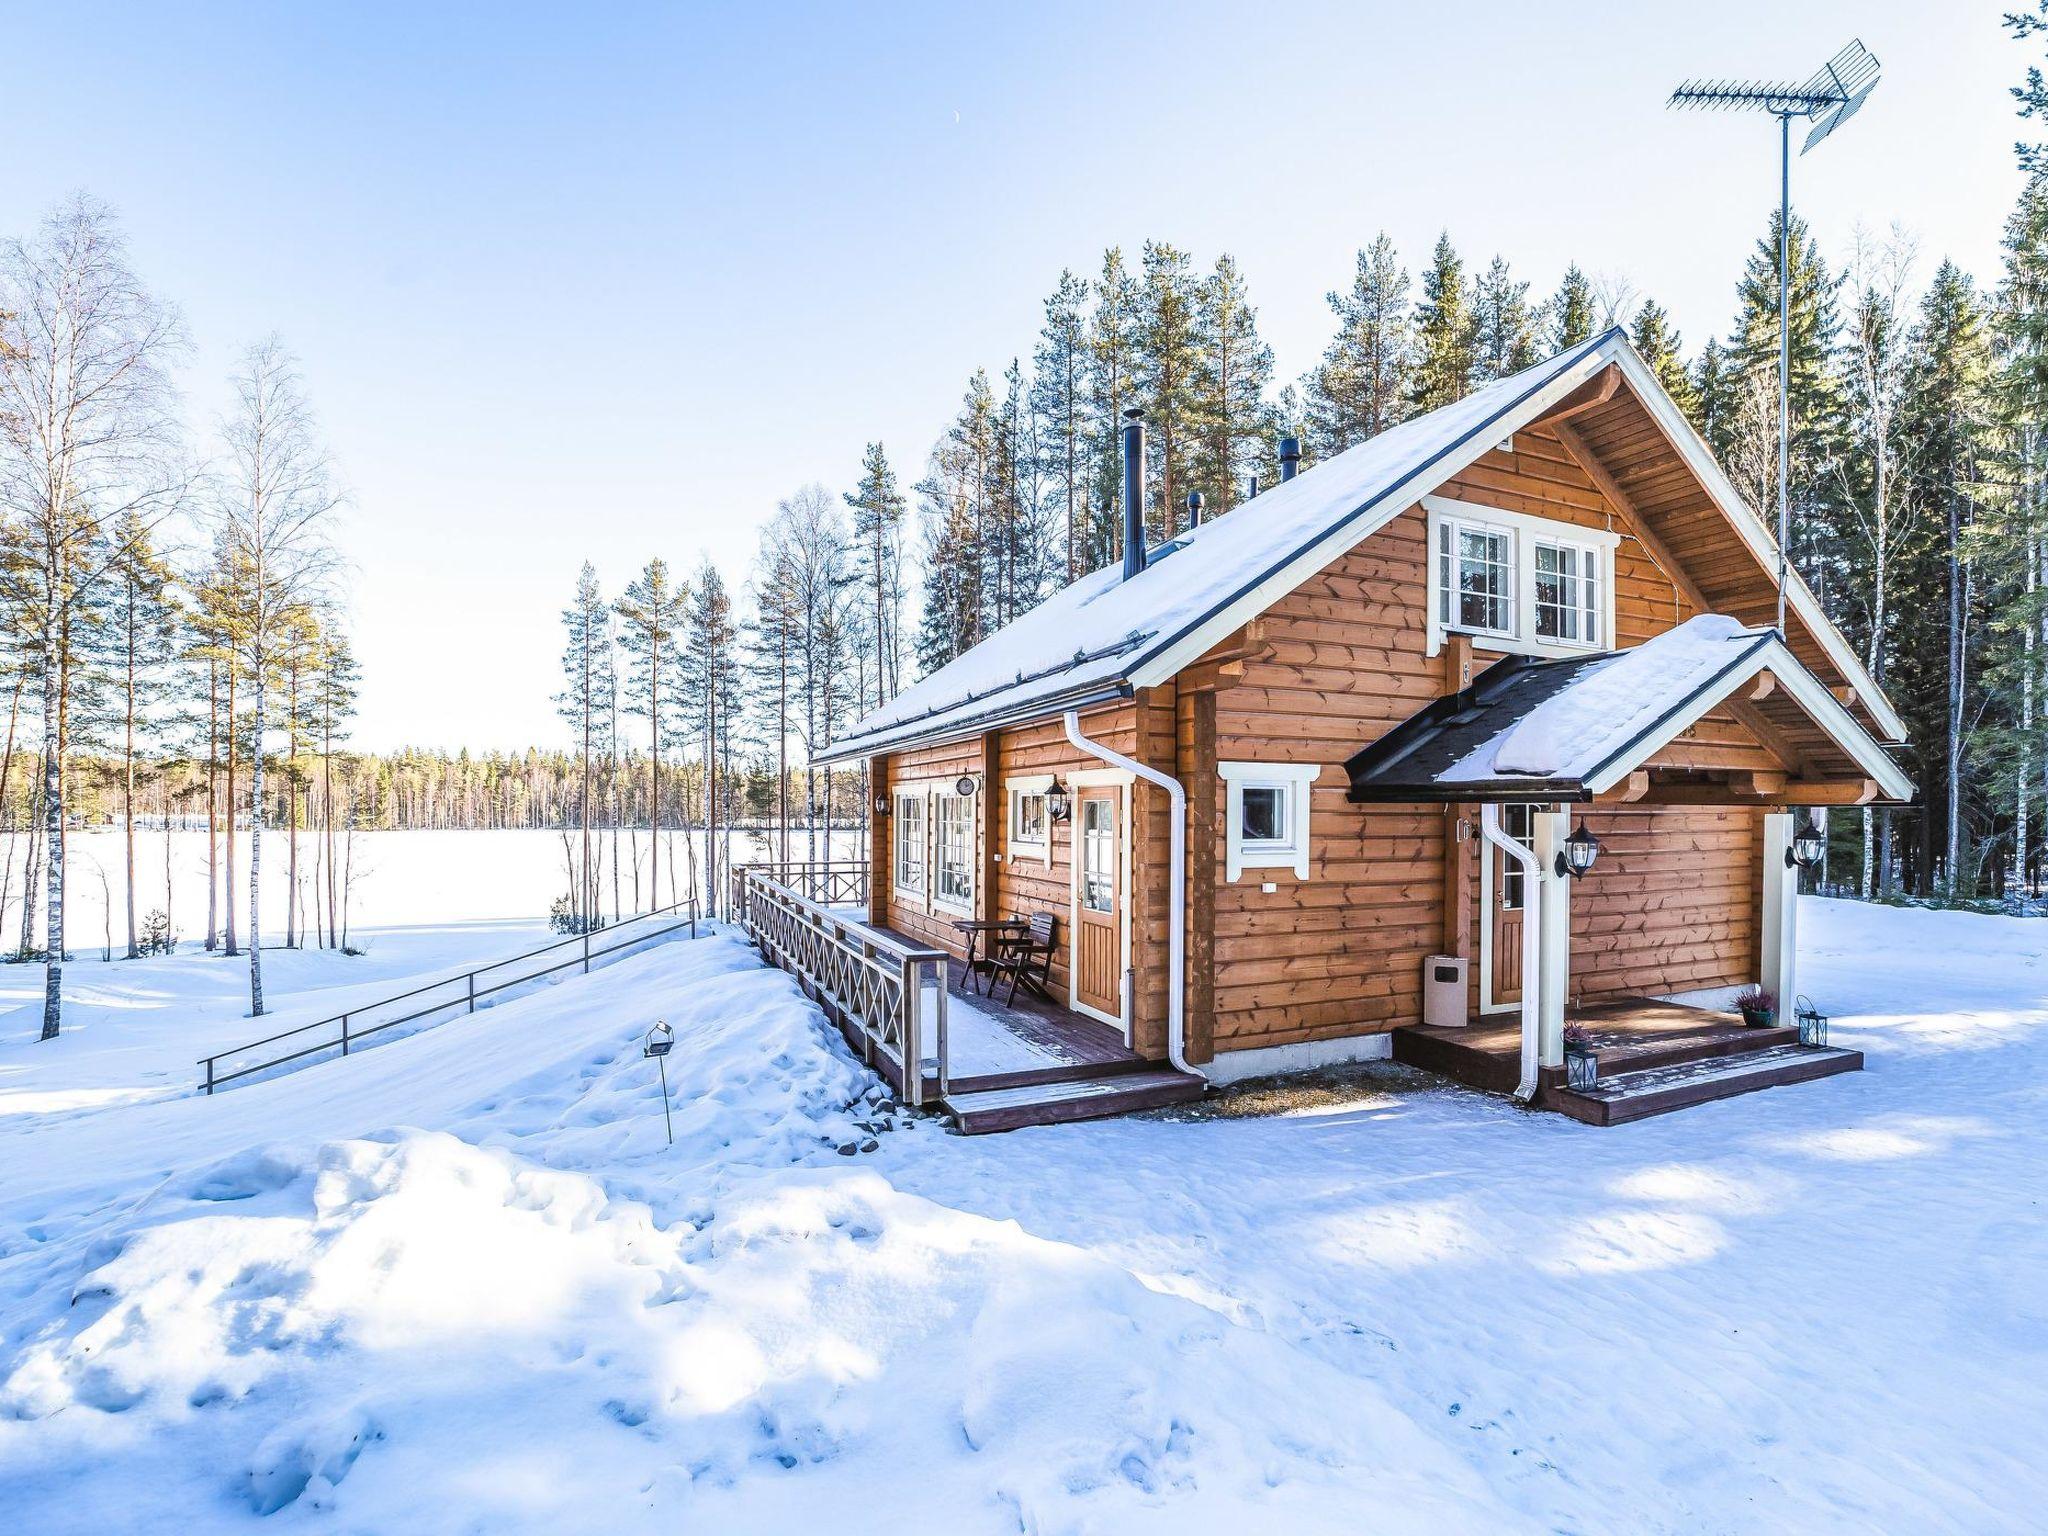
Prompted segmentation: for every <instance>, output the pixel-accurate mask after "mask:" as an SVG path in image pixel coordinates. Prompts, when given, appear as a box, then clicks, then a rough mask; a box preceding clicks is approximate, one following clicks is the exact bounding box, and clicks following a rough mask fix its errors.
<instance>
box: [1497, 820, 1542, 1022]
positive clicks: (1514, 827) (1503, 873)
mask: <svg viewBox="0 0 2048 1536" xmlns="http://www.w3.org/2000/svg"><path fill="white" fill-rule="evenodd" d="M1535 810H1536V808H1535V807H1534V806H1533V805H1504V806H1502V807H1501V808H1500V829H1501V831H1503V832H1505V833H1507V835H1508V836H1509V837H1512V838H1513V839H1514V840H1515V841H1516V842H1518V843H1520V844H1521V845H1522V846H1523V847H1525V848H1529V847H1534V846H1535V841H1534V840H1535V835H1536V830H1535V829H1536V824H1535V820H1534V813H1535ZM1486 856H1487V857H1488V858H1489V859H1491V860H1493V878H1492V880H1491V881H1490V882H1488V884H1489V887H1490V889H1491V892H1492V896H1493V911H1492V913H1491V914H1490V915H1489V919H1488V920H1489V921H1490V922H1491V923H1492V924H1493V977H1492V982H1493V986H1492V992H1491V999H1492V1002H1493V1005H1494V1006H1495V1007H1496V1008H1500V1007H1505V1006H1507V1005H1508V1004H1510V1003H1519V1002H1520V1001H1521V1000H1522V913H1523V909H1524V908H1525V907H1526V906H1527V905H1528V902H1527V900H1526V898H1525V896H1524V894H1523V885H1524V883H1525V882H1526V881H1527V880H1528V878H1529V877H1528V875H1527V873H1526V872H1525V871H1524V870H1523V869H1522V866H1521V865H1520V864H1518V863H1516V862H1515V861H1514V860H1513V859H1511V858H1509V857H1508V856H1507V855H1506V854H1505V853H1503V852H1502V851H1501V850H1500V849H1498V848H1496V847H1494V846H1493V845H1492V844H1491V843H1488V844H1487V845H1486Z"/></svg>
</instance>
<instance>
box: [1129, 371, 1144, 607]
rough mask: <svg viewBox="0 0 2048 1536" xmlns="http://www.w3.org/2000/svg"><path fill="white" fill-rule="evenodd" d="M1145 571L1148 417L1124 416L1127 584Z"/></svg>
mask: <svg viewBox="0 0 2048 1536" xmlns="http://www.w3.org/2000/svg"><path fill="white" fill-rule="evenodd" d="M1143 569H1145V413H1144V411H1142V410H1140V409H1139V408H1138V407H1137V406H1132V407H1131V409H1129V410H1128V411H1125V412H1124V580H1125V581H1129V580H1130V579H1131V578H1132V577H1133V576H1135V575H1137V574H1138V572H1140V571H1142V570H1143Z"/></svg>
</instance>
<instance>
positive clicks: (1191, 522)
mask: <svg viewBox="0 0 2048 1536" xmlns="http://www.w3.org/2000/svg"><path fill="white" fill-rule="evenodd" d="M1188 526H1189V527H1190V528H1199V527H1201V526H1202V493H1201V492H1200V491H1189V492H1188Z"/></svg>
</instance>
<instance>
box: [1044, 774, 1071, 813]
mask: <svg viewBox="0 0 2048 1536" xmlns="http://www.w3.org/2000/svg"><path fill="white" fill-rule="evenodd" d="M1073 808H1074V805H1073V801H1072V800H1071V799H1070V798H1069V797H1068V795H1067V790H1066V786H1065V785H1063V784H1061V783H1060V781H1059V780H1058V779H1054V780H1053V781H1052V782H1051V783H1050V784H1048V785H1046V786H1045V814H1046V815H1048V816H1050V817H1051V818H1052V819H1053V820H1054V821H1065V820H1066V819H1067V817H1068V815H1069V814H1070V813H1071V812H1072V810H1073Z"/></svg>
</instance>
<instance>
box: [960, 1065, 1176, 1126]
mask: <svg viewBox="0 0 2048 1536" xmlns="http://www.w3.org/2000/svg"><path fill="white" fill-rule="evenodd" d="M1020 1075H1022V1074H1020ZM1205 1087H1206V1084H1204V1083H1203V1081H1202V1079H1201V1078H1199V1077H1193V1076H1190V1075H1189V1074H1188V1073H1185V1072H1176V1071H1173V1070H1172V1069H1171V1068H1167V1067H1154V1068H1150V1069H1148V1070H1144V1071H1131V1070H1129V1069H1128V1068H1127V1067H1125V1068H1116V1067H1113V1068H1111V1069H1109V1070H1107V1071H1104V1070H1099V1069H1089V1070H1086V1071H1081V1072H1076V1071H1072V1070H1070V1071H1069V1072H1067V1073H1066V1075H1064V1076H1063V1077H1061V1078H1060V1079H1059V1080H1057V1081H1053V1082H1033V1083H1013V1084H1011V1085H1008V1086H1004V1087H993V1088H977V1087H974V1086H972V1085H971V1084H957V1085H955V1087H954V1089H953V1092H952V1093H951V1094H949V1095H948V1096H947V1097H946V1098H945V1099H943V1100H942V1101H941V1104H942V1106H943V1108H944V1109H945V1111H946V1113H947V1114H949V1115H951V1116H952V1117H953V1123H954V1124H955V1125H957V1126H959V1128H960V1131H961V1134H963V1135H966V1136H979V1135H983V1134H985V1133H987V1132H990V1131H1013V1130H1016V1129H1018V1128H1019V1127H1020V1126H1026V1125H1055V1124H1058V1123H1060V1122H1062V1121H1067V1120H1096V1119H1101V1118H1102V1117H1104V1116H1107V1115H1127V1114H1130V1113H1132V1112H1133V1111H1136V1110H1140V1109H1162V1108H1164V1107H1165V1106H1167V1105H1169V1104H1185V1103H1187V1102H1189V1101H1190V1100H1192V1099H1199V1098H1200V1097H1201V1096H1202V1093H1203V1090H1204V1088H1205Z"/></svg>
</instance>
